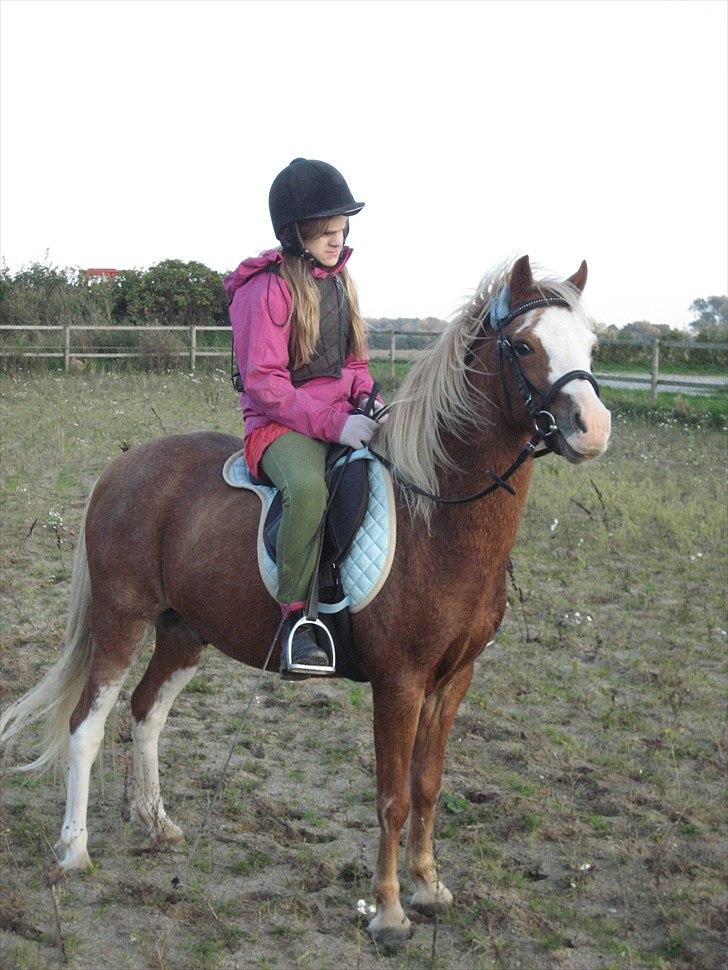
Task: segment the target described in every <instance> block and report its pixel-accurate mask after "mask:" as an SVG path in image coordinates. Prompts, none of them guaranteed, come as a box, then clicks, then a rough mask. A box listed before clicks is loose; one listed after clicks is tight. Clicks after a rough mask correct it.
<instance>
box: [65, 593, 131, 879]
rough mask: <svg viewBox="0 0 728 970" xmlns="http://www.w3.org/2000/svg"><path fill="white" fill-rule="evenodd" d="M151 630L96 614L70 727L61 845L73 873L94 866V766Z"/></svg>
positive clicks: (126, 618)
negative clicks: (90, 817)
mask: <svg viewBox="0 0 728 970" xmlns="http://www.w3.org/2000/svg"><path fill="white" fill-rule="evenodd" d="M148 627H149V624H148V623H146V622H144V621H140V620H138V619H136V618H135V619H130V618H128V617H122V616H114V617H113V618H112V617H110V616H108V615H107V616H104V617H99V616H98V615H96V616H94V614H93V612H92V615H91V620H90V628H91V635H92V638H93V649H92V654H91V661H90V665H89V671H88V676H87V679H86V685H85V687H84V689H83V693H82V694H81V697H80V699H79V702H78V704H77V705H76V707H75V709H74V711H73V714H72V715H71V721H70V725H69V727H70V738H69V762H68V785H67V791H66V814H65V817H64V819H63V826H62V828H61V837H60V839H59V840H58V842H57V843H56V845H55V851H56V854H57V855H58V857H59V863H60V866H61V868H62V869H65V870H67V871H69V870H73V869H85V868H86V867H87V866H89V865H90V864H91V859H90V858H89V854H88V832H87V829H86V815H87V812H88V792H89V779H90V776H91V765H92V764H93V763H94V761H95V759H96V755H97V754H98V750H99V745H100V744H101V740H102V738H103V736H104V725H105V723H106V718H107V717H108V716H109V713H110V711H111V709H112V707H113V706H114V704H115V702H116V698H117V697H118V696H119V691H120V690H121V685H122V684H123V682H124V679H125V678H126V675H127V673H128V672H129V668H130V667H131V664H132V661H133V659H134V654H135V652H136V650H137V648H138V647H139V645H140V644H141V642H142V640H143V639H144V636H145V635H146V632H147V629H148Z"/></svg>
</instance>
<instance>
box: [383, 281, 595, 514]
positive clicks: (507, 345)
mask: <svg viewBox="0 0 728 970" xmlns="http://www.w3.org/2000/svg"><path fill="white" fill-rule="evenodd" d="M549 306H562V307H569V304H568V303H567V301H566V300H563V299H562V298H561V297H558V296H546V297H542V298H540V299H537V300H528V301H527V302H525V303H519V304H518V305H517V306H515V307H514V308H513V309H510V307H509V306H508V293H507V292H506V293H505V294H504V295H502V296H501V297H500V298H499V299H498V300H497V301H496V302H495V304H494V305H493V306H492V307H491V308H490V309H489V311H488V313H487V314H486V315H485V317H484V318H483V321H482V324H483V327H484V328H485V327H490V328H491V329H492V330H495V331H497V333H498V370H499V373H500V378H501V383H502V384H503V394H504V397H505V399H506V403H507V405H508V411H509V413H510V415H511V417H513V408H512V406H511V396H510V393H509V391H508V385H507V384H506V379H505V368H504V366H503V365H504V362H505V361H507V362H508V363H509V364H510V366H511V368H512V369H513V376H514V379H515V381H516V386H517V387H518V391H519V393H520V395H521V400H522V401H523V404H524V406H525V408H526V410H527V411H528V413H529V414H530V415H531V418H532V419H533V424H534V428H535V431H534V433H533V435H532V436H531V438H530V439H529V441H528V442H527V443H526V444H525V445H524V447H523V448H522V449H521V451H520V452H519V454H518V457H517V458H516V460H515V461H514V462H513V464H512V465H510V467H509V468H507V469H506V470H505V471H504V472H502V473H501V474H500V475H498V474H496V472H494V471H488V472H486V474H487V475H488V477H489V478H490V479H491V484H490V485H487V486H486V487H485V488H484V489H483V490H482V491H480V492H477V493H476V494H475V495H466V496H464V497H463V498H443V497H442V496H441V495H432V494H431V493H430V492H426V491H425V490H424V489H422V488H420V487H419V486H418V485H415V483H414V482H410V481H407V480H406V479H403V478H401V477H400V476H399V475H398V474H397V470H396V469H395V468H394V466H393V465H392V463H391V462H390V461H389V460H388V459H387V458H385V457H384V456H383V455H379V454H377V452H375V451H373V449H370V450H371V451H372V454H374V456H375V457H376V458H378V459H379V461H381V462H382V464H384V465H385V466H386V467H387V468H388V469H389V471H390V472H391V473H392V476H393V477H394V478H395V479H396V480H397V481H398V482H399V484H400V485H401V486H402V487H403V488H405V489H407V490H408V491H410V492H415V493H416V494H417V495H422V496H424V497H425V498H429V499H431V500H432V501H433V502H436V503H437V504H438V505H466V504H467V503H469V502H476V501H477V500H478V499H481V498H485V497H486V495H491V494H492V493H493V492H495V491H497V490H498V489H499V488H503V489H505V491H506V492H508V493H509V494H511V495H515V494H516V490H515V489H514V488H513V486H512V485H509V484H508V479H509V478H510V477H511V476H512V475H514V474H515V473H516V471H518V469H519V468H520V467H521V465H522V464H523V463H524V462H525V461H527V460H528V459H529V458H542V457H543V456H544V455H549V454H551V453H552V452H553V451H555V448H554V446H553V443H552V442H551V441H549V440H548V439H549V438H551V436H552V435H553V434H554V432H556V431H558V430H559V429H558V425H557V424H556V419H555V418H554V416H553V414H552V413H551V411H549V408H550V406H551V404H552V402H553V400H554V398H555V397H556V395H557V394H558V393H559V391H560V390H561V388H562V387H564V385H565V384H568V383H569V382H570V381H589V383H590V384H591V386H592V387H593V388H594V390H595V391H596V393H597V397H599V384H598V383H597V380H596V378H595V377H594V375H593V374H592V373H590V372H589V371H586V370H570V371H568V372H567V373H566V374H563V375H562V376H561V377H559V378H558V379H557V380H555V381H554V382H553V384H552V385H551V386H550V387H549V388H548V390H547V391H545V392H543V391H540V390H539V389H538V388H537V387H536V386H535V385H534V384H532V383H531V381H530V380H529V379H528V378H527V377H526V375H525V374H524V372H523V368H522V367H521V362H520V360H519V357H518V354H517V353H516V351H515V350H514V348H513V344H512V343H511V341H510V338H509V337H508V336H507V335H506V333H505V328H506V327H507V326H508V324H509V323H512V322H513V321H514V320H515V319H516V317H520V316H522V315H523V314H524V313H528V312H529V311H530V310H538V309H540V308H542V307H549ZM541 444H543V448H541V449H540V450H538V449H539V445H541Z"/></svg>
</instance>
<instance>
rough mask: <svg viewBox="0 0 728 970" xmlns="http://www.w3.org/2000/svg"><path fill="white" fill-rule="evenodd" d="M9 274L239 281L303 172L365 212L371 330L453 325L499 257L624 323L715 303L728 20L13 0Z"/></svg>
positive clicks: (300, 0) (513, 5)
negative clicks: (97, 272)
mask: <svg viewBox="0 0 728 970" xmlns="http://www.w3.org/2000/svg"><path fill="white" fill-rule="evenodd" d="M1 10H2V88H1V96H2V101H1V118H2V131H1V135H2V139H1V149H0V152H1V153H0V165H1V169H0V171H1V173H2V185H1V192H2V194H1V197H0V205H1V206H2V236H1V247H0V248H1V250H2V255H3V257H4V259H5V261H6V263H7V264H8V266H9V267H10V269H11V270H13V271H14V270H16V269H18V268H20V266H21V265H22V264H23V263H26V262H29V261H32V260H43V259H44V256H45V252H46V250H49V251H50V259H51V261H52V262H53V263H55V264H59V265H74V266H82V267H88V266H111V267H117V268H130V267H146V266H149V265H151V264H152V263H155V262H157V261H159V260H161V259H168V258H178V259H183V260H192V259H196V260H200V261H201V262H203V263H205V264H207V265H208V266H211V267H213V268H215V269H218V270H227V269H232V268H233V267H234V266H235V265H237V263H238V262H239V261H240V260H241V259H243V258H245V257H246V256H248V255H253V254H255V253H257V252H259V251H260V250H261V249H265V248H268V247H269V246H272V245H274V244H275V239H274V237H273V233H272V229H271V227H270V222H269V218H268V208H267V200H268V189H269V187H270V183H271V181H272V180H273V178H274V176H275V175H276V173H277V172H278V171H279V170H280V169H281V168H283V167H284V166H285V165H287V164H288V162H289V161H290V160H291V159H292V158H294V157H296V156H304V157H309V158H322V159H324V160H326V161H328V162H331V163H332V164H334V165H336V167H337V168H339V169H340V170H341V171H342V173H343V174H344V176H345V177H346V179H347V180H348V182H349V185H350V186H351V188H352V191H353V193H354V195H355V197H356V198H357V199H362V200H364V201H366V203H367V205H366V208H365V209H364V210H363V212H362V213H361V214H360V215H358V216H356V217H355V218H354V219H353V220H352V232H351V236H350V240H349V241H350V243H351V245H352V246H353V248H354V249H355V254H354V257H353V259H352V262H351V264H350V267H351V269H352V271H353V273H354V276H355V278H356V280H357V283H358V285H359V290H360V294H361V302H362V309H363V311H364V313H365V315H367V316H438V317H445V316H447V315H448V314H449V313H451V312H452V311H453V310H455V309H456V308H457V306H458V305H459V304H460V303H461V302H462V300H463V299H464V298H465V297H467V295H468V294H469V293H470V292H471V291H472V290H473V289H474V288H475V286H476V285H477V283H478V280H479V279H480V277H481V275H482V274H483V273H484V272H485V271H486V270H488V269H489V268H490V267H491V266H493V265H494V264H495V263H499V262H500V261H501V260H503V259H504V258H505V257H507V256H509V255H520V254H522V253H524V252H528V253H529V254H530V256H531V259H532V260H534V261H536V262H538V263H540V264H541V265H542V266H544V267H545V268H546V269H548V270H550V271H552V272H554V273H557V274H558V275H561V276H568V275H570V274H571V273H573V272H574V271H575V270H576V268H577V266H578V264H579V261H580V260H581V259H582V257H585V258H586V259H587V260H588V262H589V267H590V281H589V284H588V287H587V293H586V297H587V305H588V307H589V309H590V311H591V312H592V313H593V314H594V316H595V317H596V318H597V319H599V320H602V321H604V322H606V323H617V324H619V325H621V324H624V323H627V322H628V321H630V320H637V319H648V320H651V321H652V322H654V323H666V324H670V325H673V326H675V325H684V324H685V323H687V321H688V320H689V319H690V314H689V312H688V306H689V304H690V303H691V302H692V300H693V299H695V298H696V297H700V296H708V295H711V294H716V293H724V292H726V289H727V288H728V281H727V280H726V266H727V265H728V252H727V248H728V247H727V241H728V240H727V237H728V228H727V209H728V199H727V195H726V185H727V180H726V171H727V168H726V161H727V160H726V147H727V140H728V134H727V114H728V113H727V111H726V108H727V105H726V90H727V85H726V82H727V80H728V71H727V68H726V37H727V27H728V23H727V11H728V5H726V4H725V3H724V2H723V0H707V2H702V0H689V2H665V0H648V2H641V0H640V2H638V0H633V2H614V0H607V2H602V0H583V2H579V3H577V2H553V0H537V2H527V0H521V2H499V0H497V2H496V0H493V2H456V0H430V2H422V0H404V2H392V0H390V2H375V0H362V2H360V0H339V2H326V0H323V2H311V0H294V2H287V0H286V2H284V0H278V2H271V0H266V2H234V0H230V2H217V0H187V2H177V0H166V2H157V0H153V2H152V0H147V2H139V0H137V2H132V0H121V2H118V0H96V2H66V0H51V2H41V0H4V2H2V6H1Z"/></svg>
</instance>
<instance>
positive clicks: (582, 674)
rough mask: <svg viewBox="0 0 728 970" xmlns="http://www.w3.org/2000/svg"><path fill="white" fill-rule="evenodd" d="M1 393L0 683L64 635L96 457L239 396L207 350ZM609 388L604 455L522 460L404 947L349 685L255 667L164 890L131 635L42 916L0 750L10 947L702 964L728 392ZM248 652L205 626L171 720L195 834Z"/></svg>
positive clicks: (219, 960) (166, 743) (88, 961)
mask: <svg viewBox="0 0 728 970" xmlns="http://www.w3.org/2000/svg"><path fill="white" fill-rule="evenodd" d="M382 369H383V370H384V371H385V372H386V365H383V367H382ZM0 393H1V398H0V403H1V405H2V426H3V433H2V503H3V517H2V523H3V525H2V548H1V557H2V558H1V563H2V576H3V601H2V630H1V633H2V663H3V676H2V683H3V685H4V702H5V703H7V702H8V701H10V700H12V699H13V698H15V697H16V696H18V695H19V694H20V693H22V692H24V691H25V690H27V689H28V688H29V687H30V686H32V685H33V684H34V683H35V682H36V681H37V680H38V679H39V677H40V676H41V674H42V672H43V671H44V670H46V669H47V668H48V667H49V666H50V665H51V663H52V662H53V661H54V660H55V658H56V656H57V651H58V649H59V645H60V642H61V637H62V633H63V625H64V618H65V608H66V599H67V594H68V576H69V566H70V561H71V554H72V548H73V545H74V540H75V536H76V532H77V529H78V524H79V520H80V515H81V510H82V508H83V505H84V503H85V500H86V497H87V496H88V494H89V490H90V488H91V486H92V484H93V481H94V479H95V477H96V476H97V475H98V474H99V472H100V471H101V470H102V469H103V468H104V467H105V466H106V464H107V463H108V461H109V460H110V459H112V458H113V457H114V456H116V455H118V454H119V453H120V450H121V449H122V448H123V447H127V446H132V447H133V446H135V445H137V444H139V443H141V442H143V441H147V440H149V439H150V438H153V437H155V436H158V435H161V434H164V433H171V432H178V431H183V430H193V429H199V428H209V429H216V430H223V431H229V432H232V433H237V432H238V431H239V417H238V410H237V400H236V395H235V394H234V393H233V392H232V390H231V389H230V386H229V382H228V378H227V376H226V374H224V373H223V372H216V373H215V374H214V375H211V374H207V375H203V374H199V375H197V376H191V375H186V374H182V373H175V374H167V375H165V374H162V375H143V374H136V375H127V376H124V375H103V374H88V375H84V374H75V375H69V376H67V377H64V376H58V375H37V374H36V375H33V376H17V377H10V376H4V377H2V379H1V380H0ZM390 395H391V387H390ZM605 397H606V395H605ZM609 400H610V398H609V397H607V401H609ZM625 400H626V401H627V403H625ZM613 401H614V403H615V405H616V412H617V413H616V417H615V426H614V436H613V444H612V446H611V449H610V451H609V453H608V454H607V455H606V456H605V457H604V458H603V459H602V460H600V461H599V462H595V463H589V464H586V465H584V466H580V467H578V468H574V467H571V466H569V465H567V464H566V463H565V462H563V461H561V460H559V459H557V458H548V459H544V460H542V461H540V462H539V463H538V466H537V468H536V471H535V473H534V481H533V485H532V489H531V493H530V497H529V501H528V503H527V511H526V516H525V519H524V522H523V525H522V529H521V533H520V537H519V540H518V542H517V545H516V547H515V549H514V554H513V562H514V575H513V583H512V585H511V589H510V591H509V592H510V600H511V605H510V608H509V611H508V614H507V616H506V619H505V621H504V624H503V627H502V629H501V631H500V633H499V635H498V638H497V641H496V643H495V645H494V646H493V648H492V649H491V650H490V651H489V652H487V653H486V654H484V655H483V656H482V657H481V659H480V661H479V664H478V669H477V673H476V677H475V680H474V683H473V686H472V689H471V691H470V693H469V695H468V697H467V698H466V700H465V702H464V703H463V705H462V707H461V710H460V713H459V716H458V718H457V721H456V724H455V727H454V729H453V733H452V736H451V740H450V745H449V749H448V757H447V761H446V771H445V777H444V783H443V793H442V796H441V799H440V806H439V815H438V827H437V833H436V835H437V855H438V862H439V865H440V867H441V870H442V873H443V875H444V879H445V881H446V882H447V883H448V885H449V886H450V887H451V888H452V890H453V892H454V893H455V900H456V905H455V907H454V908H453V910H452V911H451V912H450V913H449V914H448V915H447V916H444V917H442V918H440V920H439V921H438V923H437V925H436V926H434V925H433V923H432V922H431V921H428V920H425V919H424V918H418V920H417V926H416V932H415V935H414V937H413V939H412V940H411V942H410V943H409V945H408V946H407V947H406V948H405V949H404V950H402V951H400V952H399V953H397V954H396V955H387V954H384V953H380V952H379V951H377V950H376V949H375V948H374V947H373V946H372V944H371V943H369V942H368V940H367V939H366V936H365V934H364V931H363V923H362V922H361V920H360V917H359V916H358V915H357V909H356V906H357V900H358V899H361V898H364V899H366V900H367V901H370V898H371V894H370V888H369V879H370V876H371V867H372V864H373V862H374V852H375V848H376V842H377V836H378V828H377V823H376V812H375V806H374V778H373V769H374V761H373V744H372V738H371V698H370V691H369V688H368V686H367V685H360V684H352V683H348V682H344V681H341V682H339V681H336V682H328V683H325V684H320V683H311V682H307V683H305V684H300V685H294V684H289V683H283V682H281V681H280V680H279V679H278V678H277V676H275V675H273V674H271V675H268V676H267V677H266V678H265V679H264V681H263V686H262V688H261V691H260V696H259V698H258V703H256V704H255V705H254V707H253V711H252V715H251V721H250V724H249V727H247V728H246V729H245V731H244V733H243V736H242V739H241V742H240V745H239V747H238V749H237V750H236V753H235V755H234V757H233V760H232V764H231V771H230V775H229V778H228V780H227V782H226V785H225V788H224V790H223V793H222V796H221V800H220V803H219V805H218V807H217V808H216V810H215V812H214V814H213V818H212V822H211V824H210V827H209V830H208V833H207V835H206V836H205V837H204V839H203V842H202V844H201V848H200V850H199V851H198V854H197V856H196V857H195V859H194V860H193V862H192V864H191V865H190V868H189V870H188V872H187V874H186V876H185V878H184V879H183V881H182V886H181V888H180V889H178V890H174V889H173V888H172V884H171V880H172V878H173V876H174V875H175V874H176V873H177V871H178V869H179V867H180V865H181V864H182V862H183V860H184V858H185V856H184V853H174V854H173V855H170V854H166V853H162V854H158V855H154V854H153V853H150V852H149V851H148V850H147V848H146V845H147V843H146V841H145V837H144V835H143V834H142V833H140V832H139V831H137V830H136V829H135V828H134V827H133V826H132V824H131V823H130V821H129V796H130V786H131V775H130V772H131V750H130V747H131V746H130V717H129V711H128V695H129V691H130V689H131V688H133V685H134V683H135V682H136V680H138V677H139V676H140V675H141V672H142V669H143V668H142V665H141V663H140V665H139V667H138V668H137V669H136V670H135V674H134V675H133V676H132V678H130V682H129V685H128V689H125V691H124V693H123V696H122V700H121V701H120V704H119V705H118V710H117V712H116V714H115V717H114V718H112V719H111V720H110V722H109V725H108V728H107V743H106V752H105V758H104V760H103V765H102V766H101V767H100V768H99V770H98V771H95V772H94V776H92V790H91V798H90V806H89V830H90V842H89V847H90V851H91V855H92V858H93V859H94V862H95V865H94V867H93V868H92V869H91V870H90V871H89V872H87V873H86V874H83V875H80V876H77V877H74V878H70V879H67V880H64V881H62V882H61V883H60V884H58V885H57V886H56V887H55V889H54V890H53V892H54V893H55V905H57V915H56V910H55V908H54V896H53V895H52V891H51V889H50V888H49V886H48V885H47V884H46V882H45V881H44V869H45V867H46V866H47V865H48V864H49V863H50V862H51V861H52V852H51V848H50V846H51V845H52V844H53V842H54V841H55V840H56V838H57V837H58V832H59V828H60V823H61V819H62V815H63V805H64V794H63V789H62V785H61V784H59V783H54V782H53V781H52V780H51V779H47V778H46V779H36V778H27V777H23V776H17V775H10V774H8V775H5V776H4V777H3V790H4V803H5V804H4V816H3V819H2V832H3V838H2V848H1V849H0V859H1V861H2V866H3V892H2V894H1V895H0V927H1V928H2V931H1V934H0V946H1V947H2V951H1V952H2V962H3V966H8V967H13V968H16V967H17V968H28V970H31V968H32V970H35V968H43V967H56V966H58V965H59V963H60V962H62V959H63V952H65V955H66V959H67V962H68V964H69V965H70V966H71V967H74V968H82V967H84V968H85V967H88V968H98V967H109V968H118V967H156V968H160V970H165V968H170V970H171V968H179V970H183V968H184V970H186V968H197V967H236V966H237V967H241V968H243V967H244V968H261V970H264V968H281V970H283V968H289V967H300V968H311V970H319V968H323V970H328V968H332V970H333V968H339V967H360V968H373V967H376V968H379V967H390V968H397V970H399V968H400V967H402V968H420V967H422V968H442V970H444V968H456V970H473V968H490V967H493V968H501V970H502V968H506V970H511V968H519V967H520V968H523V970H541V968H552V967H553V968H564V970H590V968H597V967H598V968H609V967H614V968H640V967H655V968H663V970H668V968H701V970H712V968H716V970H717V968H719V967H723V966H724V965H725V959H724V954H725V950H724V946H725V943H726V930H727V928H728V927H727V920H726V882H725V878H726V874H727V873H726V848H727V844H726V818H725V796H726V784H725V778H726V775H725V771H726V752H727V750H728V737H727V736H726V730H725V727H726V718H725V714H726V710H725V688H726V645H727V643H728V636H727V630H728V617H727V616H726V601H725V580H726V558H725V549H726V538H727V536H726V485H725V472H726V448H725V444H726V436H725V421H723V423H722V424H721V419H720V417H718V418H716V420H715V422H712V423H711V421H707V420H706V419H705V418H704V417H702V416H701V415H702V414H703V412H702V411H701V409H700V408H701V405H700V403H698V404H696V403H695V402H694V401H693V400H691V402H690V405H691V406H692V407H693V413H692V414H687V413H686V414H681V413H680V411H679V408H678V410H677V412H676V408H675V402H672V403H671V404H664V402H663V404H664V406H663V407H662V408H658V409H657V411H656V412H655V413H651V411H650V409H646V410H645V411H643V412H642V413H641V414H640V413H636V412H635V411H634V410H633V411H632V413H629V414H627V411H628V410H629V408H628V404H629V401H628V400H627V399H624V400H623V399H621V398H615V399H613ZM620 402H621V403H620ZM637 411H639V409H637ZM254 679H255V674H254V673H253V672H252V671H250V670H248V669H246V668H244V667H242V666H238V665H236V664H234V663H233V662H232V661H229V660H227V659H225V658H224V657H222V655H220V654H219V653H217V651H214V650H213V649H209V650H208V651H207V652H206V654H205V657H204V658H203V663H202V665H201V667H200V671H199V673H198V675H197V676H196V677H195V678H194V679H193V681H192V682H191V683H190V685H189V686H188V688H187V689H186V690H185V691H184V693H183V694H182V695H181V696H180V698H179V699H178V702H177V704H176V706H175V707H174V708H173V710H172V713H171V716H170V719H169V722H168V725H167V728H166V730H165V732H164V733H163V735H162V741H161V746H160V762H161V769H162V788H163V793H164V796H165V803H166V805H167V808H168V811H169V813H170V815H171V817H172V818H173V819H174V820H175V821H176V822H178V823H179V824H180V825H182V827H183V828H184V829H185V831H186V832H187V834H188V838H190V841H192V838H193V837H194V834H195V831H196V828H197V826H198V825H199V824H200V822H201V820H202V817H203V815H204V813H205V809H206V806H207V804H208V800H209V798H210V796H211V791H212V788H213V787H214V784H215V781H216V778H217V776H218V773H219V770H220V768H221V766H222V763H223V762H224V760H225V757H226V755H227V751H228V748H229V745H230V743H231V740H232V736H233V734H234V732H235V730H236V728H237V725H238V723H239V717H240V714H241V712H242V710H243V707H244V706H245V703H246V702H247V699H248V695H249V692H250V690H251V688H252V684H253V682H254ZM29 740H31V739H29ZM30 753H31V747H30V745H24V746H21V747H20V750H19V751H18V752H17V755H18V757H22V756H23V755H26V756H27V755H29V754H30ZM402 881H403V892H404V893H405V894H406V893H407V891H408V890H409V889H410V883H409V880H408V877H407V875H406V873H405V872H404V871H403V873H402ZM405 898H406V895H405ZM435 930H436V932H435ZM61 944H62V946H63V950H62V949H61Z"/></svg>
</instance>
